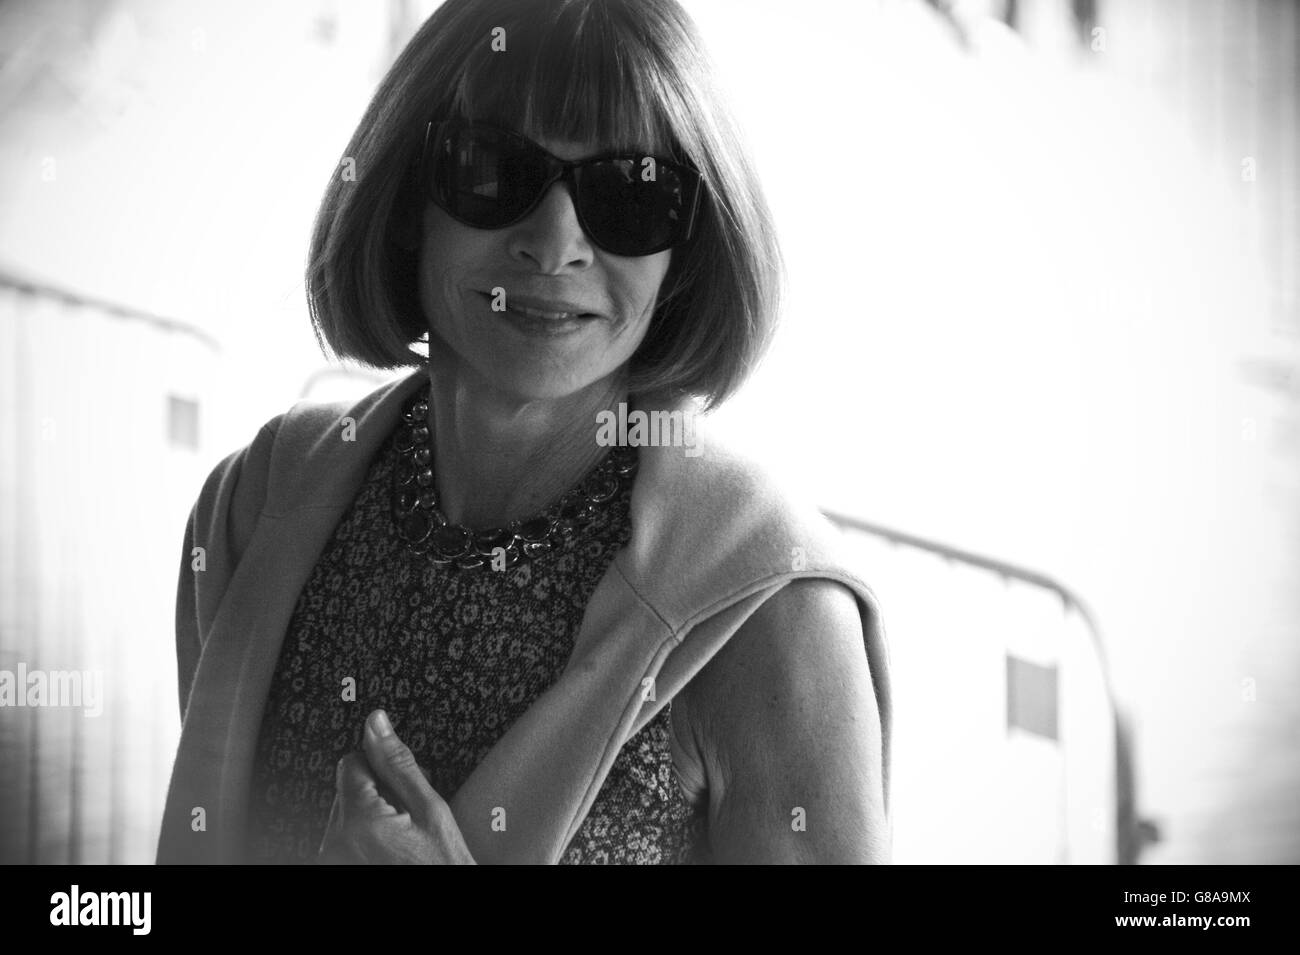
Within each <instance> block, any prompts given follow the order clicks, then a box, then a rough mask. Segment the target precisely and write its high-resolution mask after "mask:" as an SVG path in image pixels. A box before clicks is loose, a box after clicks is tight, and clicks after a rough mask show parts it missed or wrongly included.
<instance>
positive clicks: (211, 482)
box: [176, 415, 284, 725]
mask: <svg viewBox="0 0 1300 955" xmlns="http://www.w3.org/2000/svg"><path fill="white" fill-rule="evenodd" d="M283 418H284V416H283V415H279V416H277V417H275V418H273V419H272V420H270V421H268V422H267V423H266V424H264V425H263V426H262V429H261V430H260V431H259V432H258V433H257V437H256V438H254V439H253V441H252V443H251V444H249V445H248V446H246V447H243V448H240V449H239V450H237V451H233V452H231V453H230V454H228V455H227V456H226V457H225V458H224V459H222V461H221V462H220V463H219V464H218V465H217V466H216V467H215V468H213V469H212V472H211V473H210V474H209V475H208V477H207V480H205V481H204V482H203V489H202V490H201V491H200V492H199V497H198V500H196V501H195V502H194V506H193V507H192V508H191V509H190V515H189V520H188V521H187V522H186V525H185V538H184V543H183V547H182V551H181V563H180V574H179V577H178V580H177V588H176V670H177V685H178V693H179V700H180V713H181V724H182V725H184V723H185V713H186V711H187V710H188V708H189V698H190V689H191V687H192V686H193V685H194V675H195V673H196V672H197V670H198V667H199V661H200V658H201V657H202V654H203V644H204V641H205V640H206V638H207V632H208V628H209V627H210V626H211V624H212V620H213V618H214V617H215V616H216V611H217V608H218V606H219V605H220V602H221V596H222V594H224V593H225V590H226V585H227V584H228V583H229V581H230V577H231V575H232V574H233V573H234V571H235V568H236V567H237V566H238V564H239V559H240V556H241V555H242V554H243V552H244V549H245V548H246V547H247V546H248V541H249V538H251V537H252V534H253V529H254V528H255V527H256V525H257V520H258V518H259V517H260V516H261V513H262V508H263V506H264V504H265V502H266V495H267V484H268V479H269V474H268V464H269V462H270V459H271V447H272V445H273V443H274V441H275V437H276V434H277V431H278V429H279V425H280V422H281V421H282V420H283Z"/></svg>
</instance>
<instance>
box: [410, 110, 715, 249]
mask: <svg viewBox="0 0 1300 955" xmlns="http://www.w3.org/2000/svg"><path fill="white" fill-rule="evenodd" d="M421 169H422V171H423V172H422V176H423V178H424V180H425V182H426V183H427V184H428V188H429V195H430V198H432V199H433V201H434V202H436V203H437V204H438V206H439V207H441V208H442V209H443V210H445V211H446V212H447V214H448V215H450V216H451V217H452V218H453V219H456V220H457V221H459V222H463V223H464V224H465V225H468V226H472V227H474V228H476V229H503V228H505V227H506V226H508V225H513V224H514V223H516V222H518V221H520V220H521V219H523V218H524V217H525V216H527V215H528V214H529V213H530V212H532V211H533V209H534V208H536V206H537V204H538V203H539V202H541V200H542V197H543V196H544V195H546V192H547V191H548V190H549V189H550V188H551V186H552V185H553V184H554V183H556V182H558V181H561V180H563V181H564V182H565V183H566V184H567V185H568V187H569V193H570V195H571V196H572V197H573V206H574V209H575V210H576V211H577V214H578V221H579V223H581V225H582V228H583V231H584V232H586V233H587V236H588V238H590V239H591V241H592V243H593V244H594V245H596V246H598V247H599V248H601V249H604V250H605V251H606V252H610V253H612V254H614V255H627V256H630V255H650V254H652V253H654V252H662V251H663V250H664V249H668V248H671V247H672V246H674V245H679V244H680V243H682V242H685V241H686V240H687V239H689V238H690V237H691V234H692V232H693V230H694V228H695V214H696V210H697V209H698V208H699V204H700V193H701V191H702V183H701V179H700V175H699V173H698V172H696V171H695V170H694V169H692V168H690V167H689V166H687V165H684V164H682V163H679V162H674V161H673V160H671V159H666V158H662V157H659V156H646V155H629V154H621V155H603V156H595V157H592V158H590V159H581V160H578V161H576V162H565V161H564V160H562V159H557V158H556V157H555V156H552V155H551V154H550V153H549V152H547V151H546V150H545V149H543V148H542V147H541V146H539V145H538V144H537V143H535V142H533V141H532V140H531V139H526V138H525V137H523V136H521V135H519V134H518V133H515V132H512V131H510V130H508V129H501V128H500V127H497V126H491V125H488V124H485V123H470V122H468V121H466V120H460V119H455V120H444V121H441V122H432V123H430V124H429V125H428V127H427V128H426V130H425V140H424V155H423V159H422V162H421Z"/></svg>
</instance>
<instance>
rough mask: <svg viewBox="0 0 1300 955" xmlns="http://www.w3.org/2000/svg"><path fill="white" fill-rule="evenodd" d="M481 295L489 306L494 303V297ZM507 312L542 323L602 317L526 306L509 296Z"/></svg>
mask: <svg viewBox="0 0 1300 955" xmlns="http://www.w3.org/2000/svg"><path fill="white" fill-rule="evenodd" d="M479 294H480V295H482V296H483V297H484V298H485V299H487V301H488V303H489V306H490V305H491V304H492V302H493V301H494V297H493V296H491V295H489V294H487V293H486V292H480V293H479ZM494 311H496V309H494ZM505 312H507V313H509V314H513V315H518V316H522V317H523V318H530V319H533V320H535V321H542V322H574V321H582V320H587V319H593V318H599V317H600V316H599V315H597V314H596V313H595V312H583V311H574V310H560V309H556V308H547V307H544V306H540V305H535V304H525V303H523V302H520V301H517V300H515V301H512V300H511V299H510V297H509V296H508V295H507V296H506V301H505Z"/></svg>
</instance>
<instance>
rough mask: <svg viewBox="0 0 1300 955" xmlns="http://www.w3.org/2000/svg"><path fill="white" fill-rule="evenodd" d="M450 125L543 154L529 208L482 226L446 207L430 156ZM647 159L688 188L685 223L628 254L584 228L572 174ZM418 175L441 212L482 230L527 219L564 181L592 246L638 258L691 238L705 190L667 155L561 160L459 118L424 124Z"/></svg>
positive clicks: (694, 173) (696, 174) (499, 129)
mask: <svg viewBox="0 0 1300 955" xmlns="http://www.w3.org/2000/svg"><path fill="white" fill-rule="evenodd" d="M449 126H464V127H468V128H470V129H486V130H489V131H491V132H494V133H499V134H502V135H505V136H511V137H514V138H515V139H519V140H522V141H523V142H525V143H528V144H529V145H530V146H532V147H533V148H534V149H536V150H537V152H538V153H539V154H540V155H541V156H543V157H545V159H546V161H547V164H548V171H547V177H546V180H545V181H544V182H543V183H542V185H541V187H540V188H539V189H538V190H537V195H536V196H535V197H534V198H533V201H532V202H531V203H529V205H528V207H527V208H526V209H524V210H523V212H521V213H520V214H519V215H518V216H516V217H515V218H513V219H511V220H510V221H509V222H504V223H502V224H501V225H497V226H481V225H476V224H474V223H473V222H468V221H466V220H465V219H463V218H462V217H461V216H459V215H457V214H456V213H455V212H454V211H452V210H451V209H449V208H448V207H447V206H448V205H449V203H447V201H446V199H445V198H444V196H442V195H441V194H440V189H439V184H438V183H437V182H436V181H435V176H434V175H433V163H432V159H433V149H434V144H435V143H437V144H441V143H442V142H443V141H444V140H445V136H444V132H443V131H444V130H445V129H446V128H447V127H449ZM647 158H649V159H653V160H654V161H655V165H656V167H658V166H663V165H667V166H668V167H669V168H671V169H672V170H674V172H675V173H676V174H677V175H678V177H679V178H680V179H681V181H682V186H683V189H687V190H689V192H690V196H689V197H688V198H687V199H686V201H685V203H684V208H685V210H686V215H685V217H684V219H683V222H684V225H683V226H682V227H681V232H680V235H679V236H678V237H677V238H675V239H673V240H672V241H670V242H667V243H665V244H663V245H660V246H657V247H653V248H650V249H648V250H647V251H644V252H634V253H631V254H630V255H629V254H628V253H626V252H617V251H614V250H613V249H610V248H608V247H607V246H606V245H605V244H604V243H602V242H600V241H598V240H597V239H596V237H595V236H593V235H592V234H591V230H590V229H588V228H587V220H586V216H584V215H583V212H582V203H581V201H580V199H579V189H578V181H577V178H576V176H575V175H574V170H575V169H579V168H581V167H583V166H589V165H592V164H594V163H600V162H610V161H611V160H621V161H630V162H632V163H634V164H635V165H640V163H641V162H642V161H643V160H645V159H647ZM420 177H421V179H423V180H424V187H425V189H426V191H427V192H428V195H429V198H430V199H431V200H432V201H433V202H434V203H435V204H436V205H437V206H438V208H440V209H442V210H443V211H444V212H446V213H447V214H448V215H449V216H451V217H452V218H453V219H455V220H456V221H457V222H460V223H463V224H464V225H467V226H470V227H471V228H475V229H483V228H487V229H507V228H509V227H510V226H512V225H516V224H518V223H519V222H522V221H523V220H524V219H526V218H528V216H529V215H531V214H532V212H533V210H535V209H536V208H537V206H538V205H539V204H540V203H541V201H542V199H543V198H544V197H545V196H546V194H547V192H549V191H550V189H551V187H552V186H553V185H555V183H557V182H564V184H565V185H566V186H567V187H568V190H569V197H570V199H571V200H572V202H573V209H574V212H575V213H576V214H577V216H578V222H579V224H580V225H581V226H582V231H583V233H584V234H585V235H586V236H587V238H588V239H589V240H590V241H591V243H592V244H593V245H595V246H596V247H597V248H599V249H602V250H604V251H606V252H609V253H610V254H611V255H620V256H624V257H628V258H632V257H639V256H644V255H654V254H655V253H656V252H662V251H664V250H665V249H671V248H674V247H675V246H678V245H683V244H685V243H686V242H688V241H690V239H691V238H692V237H693V236H694V234H695V220H696V215H697V213H698V212H699V208H700V195H701V193H703V192H704V177H703V176H702V175H701V174H700V171H699V170H698V169H695V168H694V167H693V166H690V165H688V164H686V163H682V162H678V161H677V160H675V159H670V158H668V157H663V156H654V155H651V154H647V153H618V152H610V153H602V154H601V155H598V156H588V157H587V158H586V159H574V160H566V159H560V158H559V157H558V156H556V155H554V154H552V153H551V152H549V151H548V150H547V149H545V148H544V147H542V146H541V145H540V144H538V143H535V142H533V140H531V139H529V138H528V137H527V136H524V135H523V134H522V133H517V132H515V131H514V130H512V129H507V128H505V127H503V126H496V125H493V124H492V123H481V122H471V121H469V120H467V119H461V118H455V119H443V120H432V121H430V122H429V123H428V124H427V125H426V126H425V128H424V148H423V150H422V151H421V155H420Z"/></svg>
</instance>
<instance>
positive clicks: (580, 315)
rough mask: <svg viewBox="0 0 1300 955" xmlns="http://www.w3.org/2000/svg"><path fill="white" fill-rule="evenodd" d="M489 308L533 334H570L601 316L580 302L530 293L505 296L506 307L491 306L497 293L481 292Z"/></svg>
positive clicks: (540, 335)
mask: <svg viewBox="0 0 1300 955" xmlns="http://www.w3.org/2000/svg"><path fill="white" fill-rule="evenodd" d="M479 294H481V295H482V296H483V297H484V299H485V300H486V301H487V304H488V308H489V309H490V310H491V312H492V314H493V315H495V316H496V317H497V318H500V319H502V320H503V321H505V322H506V324H508V325H510V326H511V327H512V328H514V329H516V330H517V331H520V332H522V333H524V334H525V335H529V336H534V337H553V336H559V335H568V334H570V333H572V332H575V331H577V330H578V329H580V328H583V327H584V326H586V325H587V324H589V323H590V322H592V321H595V320H597V319H599V318H600V316H599V315H597V314H595V313H594V312H588V311H585V310H583V309H582V308H581V306H578V305H574V304H572V303H569V302H553V301H548V300H545V299H537V298H533V297H531V296H529V297H524V296H510V295H509V294H507V295H506V296H505V301H504V305H505V308H504V309H503V310H498V309H494V308H492V304H493V302H494V301H496V298H495V296H492V295H489V294H487V293H486V292H481V293H479Z"/></svg>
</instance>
